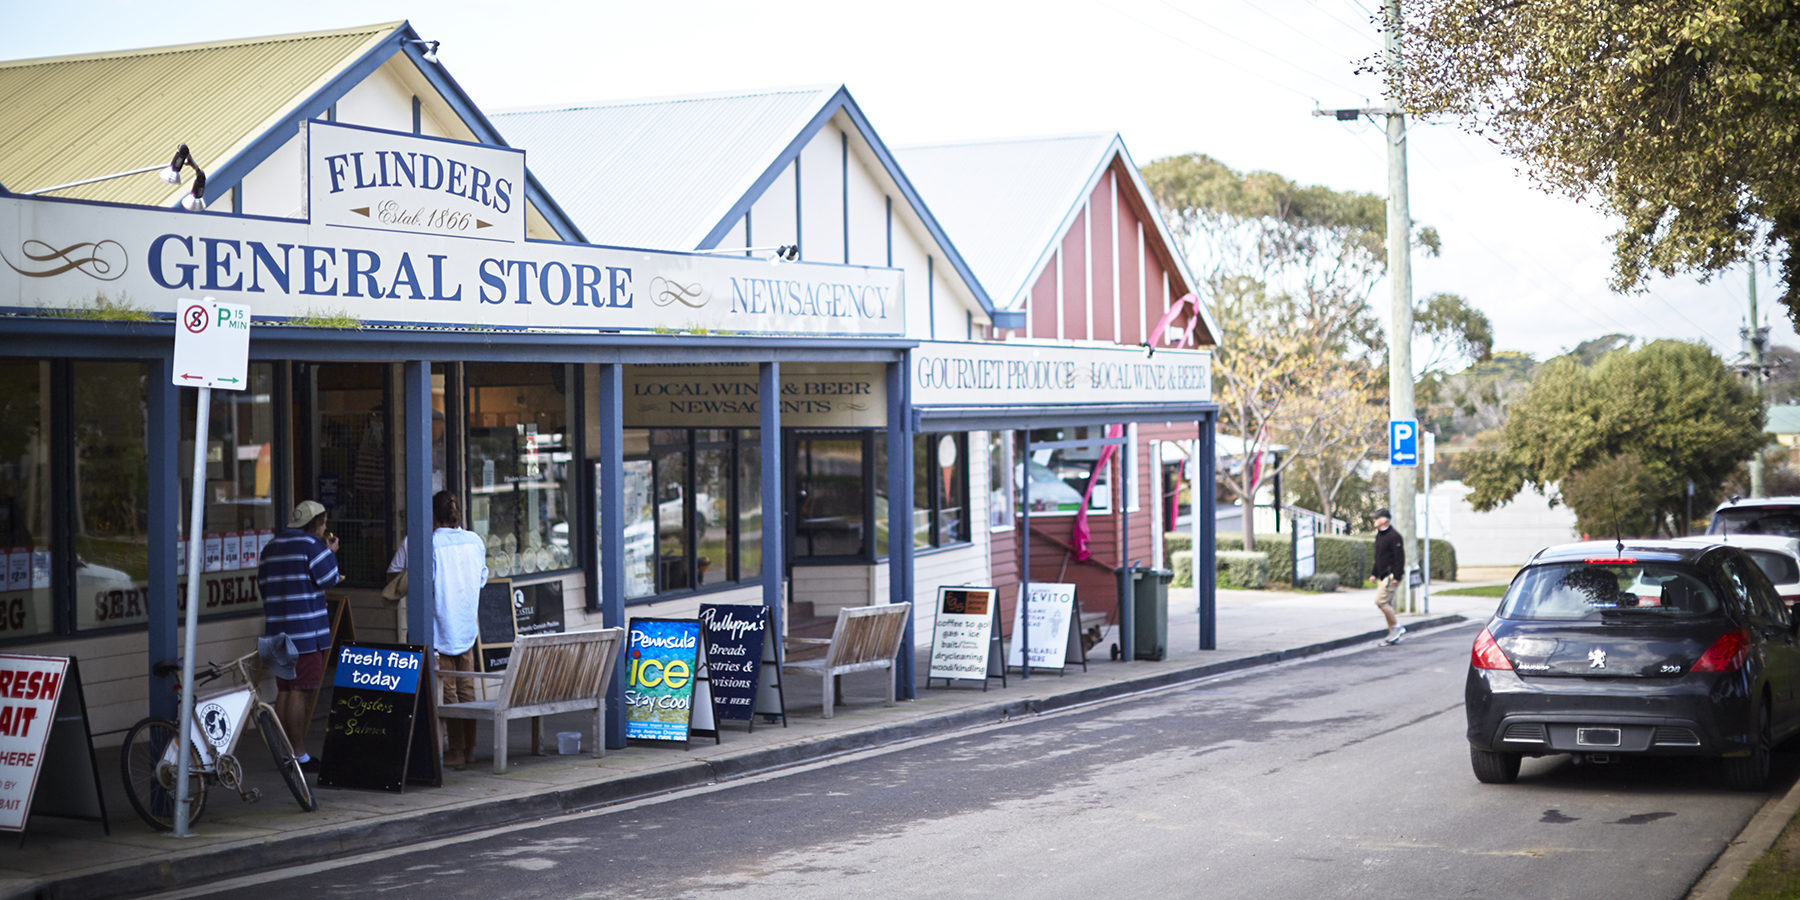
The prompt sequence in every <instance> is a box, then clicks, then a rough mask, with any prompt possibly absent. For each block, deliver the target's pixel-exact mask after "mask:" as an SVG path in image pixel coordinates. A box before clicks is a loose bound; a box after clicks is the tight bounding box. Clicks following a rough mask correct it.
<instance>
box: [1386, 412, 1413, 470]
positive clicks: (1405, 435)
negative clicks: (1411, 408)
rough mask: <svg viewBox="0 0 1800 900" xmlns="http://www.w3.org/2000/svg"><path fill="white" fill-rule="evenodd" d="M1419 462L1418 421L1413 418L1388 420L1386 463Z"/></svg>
mask: <svg viewBox="0 0 1800 900" xmlns="http://www.w3.org/2000/svg"><path fill="white" fill-rule="evenodd" d="M1418 464H1419V423H1418V421H1417V420H1414V419H1389V420H1388V465H1390V466H1416V465H1418Z"/></svg>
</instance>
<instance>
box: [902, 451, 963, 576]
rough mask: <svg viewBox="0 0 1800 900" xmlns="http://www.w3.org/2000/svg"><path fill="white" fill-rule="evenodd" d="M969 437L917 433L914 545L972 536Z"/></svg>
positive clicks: (937, 544)
mask: <svg viewBox="0 0 1800 900" xmlns="http://www.w3.org/2000/svg"><path fill="white" fill-rule="evenodd" d="M968 446H969V436H968V435H967V434H961V433H955V434H916V435H913V547H915V548H925V547H943V546H946V545H949V544H955V543H961V542H964V541H967V540H968V539H969V529H968V509H969V453H968Z"/></svg>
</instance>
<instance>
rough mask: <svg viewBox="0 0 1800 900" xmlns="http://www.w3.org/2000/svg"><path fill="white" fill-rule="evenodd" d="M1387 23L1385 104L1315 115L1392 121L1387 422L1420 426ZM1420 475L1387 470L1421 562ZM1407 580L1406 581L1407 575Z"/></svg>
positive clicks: (1400, 520)
mask: <svg viewBox="0 0 1800 900" xmlns="http://www.w3.org/2000/svg"><path fill="white" fill-rule="evenodd" d="M1381 15H1382V21H1383V22H1384V23H1385V26H1386V27H1385V28H1384V29H1383V31H1384V32H1385V34H1384V44H1383V59H1384V60H1385V61H1386V69H1387V97H1386V101H1387V102H1386V103H1385V104H1384V105H1382V106H1378V107H1369V108H1363V109H1315V110H1313V115H1315V116H1332V117H1334V118H1336V119H1337V120H1338V121H1340V122H1354V121H1356V120H1357V119H1360V118H1362V117H1363V116H1382V117H1385V118H1386V120H1387V143H1388V207H1387V232H1388V233H1387V257H1388V277H1389V280H1390V282H1391V284H1392V286H1393V312H1392V317H1393V323H1392V330H1391V331H1390V333H1389V338H1390V340H1389V341H1388V419H1389V421H1395V422H1407V421H1415V417H1414V415H1413V379H1412V333H1413V306H1412V212H1411V209H1410V204H1409V203H1408V200H1407V183H1406V115H1405V114H1404V113H1402V112H1401V111H1400V106H1399V103H1400V96H1399V94H1400V81H1399V79H1400V0H1382V4H1381ZM1417 482H1418V479H1417V475H1416V473H1415V472H1414V470H1413V467H1411V466H1389V467H1388V509H1389V511H1391V512H1392V513H1393V516H1392V517H1391V518H1390V525H1391V527H1393V528H1395V529H1398V530H1399V532H1400V539H1401V541H1402V544H1401V546H1403V547H1405V548H1406V558H1407V559H1409V560H1416V559H1418V558H1419V544H1418V535H1416V534H1414V533H1413V532H1415V531H1417V530H1418V519H1417V514H1418V505H1417V500H1416V498H1417ZM1402 577H1406V576H1405V575H1404V574H1403V575H1402ZM1407 584H1408V588H1407V590H1406V593H1405V594H1404V595H1403V596H1404V598H1405V599H1403V600H1402V601H1401V604H1400V605H1401V606H1402V607H1404V608H1405V610H1404V611H1406V612H1418V607H1417V601H1416V598H1414V596H1413V593H1412V589H1411V587H1410V585H1411V579H1410V578H1408V579H1407Z"/></svg>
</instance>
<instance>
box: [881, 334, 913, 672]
mask: <svg viewBox="0 0 1800 900" xmlns="http://www.w3.org/2000/svg"><path fill="white" fill-rule="evenodd" d="M911 357H912V354H911V353H907V354H906V355H905V356H903V357H902V358H901V359H900V361H899V362H891V363H888V364H887V395H888V408H887V445H888V453H887V457H888V470H887V494H888V602H889V603H905V602H906V601H908V600H912V599H914V597H915V593H914V591H913V565H912V563H913V558H912V557H913V554H912V550H913V537H912V505H913V500H912V496H913V486H912V472H913V460H912V449H913V444H912V436H911V435H910V434H908V433H907V430H906V426H907V424H908V420H909V419H910V418H911V415H912V404H911V403H909V402H907V401H908V397H907V389H908V388H909V387H910V386H911V384H912V379H911V377H909V373H910V371H911V362H912V360H911ZM918 615H919V610H918V607H917V606H916V605H915V606H914V608H913V614H912V615H910V616H907V617H906V631H905V633H904V634H903V635H902V636H901V638H900V658H899V659H898V660H895V662H894V691H895V693H894V696H896V697H899V698H900V699H902V700H914V699H917V696H918V688H917V685H916V684H915V683H914V682H915V680H916V679H915V678H914V676H913V641H914V638H913V634H914V631H913V621H914V620H915V619H917V618H918Z"/></svg>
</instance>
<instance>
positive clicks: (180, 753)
mask: <svg viewBox="0 0 1800 900" xmlns="http://www.w3.org/2000/svg"><path fill="white" fill-rule="evenodd" d="M211 419H212V388H210V387H203V388H201V389H200V399H199V403H198V404H197V406H196V409H195V412H194V480H193V482H192V486H193V498H192V500H190V501H189V502H190V506H189V507H188V528H187V530H188V559H187V572H188V574H187V610H186V613H187V616H186V618H185V620H184V621H183V628H184V631H185V633H184V634H183V635H182V636H181V720H180V722H179V723H178V724H177V726H176V728H177V731H176V734H178V735H180V737H178V738H176V741H175V743H176V746H177V747H178V749H177V750H176V756H177V757H178V758H179V760H180V761H179V762H178V763H177V764H176V766H175V836H176V837H178V838H184V837H187V836H188V818H189V815H188V809H189V805H190V804H192V803H193V802H194V799H195V798H194V797H193V796H192V795H191V792H190V791H189V790H188V788H189V786H190V785H189V782H188V779H189V778H190V777H192V773H193V763H194V757H195V755H196V752H197V750H191V749H189V748H188V741H189V739H190V738H192V737H193V736H194V635H195V633H196V632H198V631H199V630H200V571H201V568H200V545H201V544H203V543H205V537H204V535H205V528H204V527H203V526H204V525H205V524H206V493H205V492H206V446H207V441H208V440H209V436H208V435H207V426H208V425H209V424H211Z"/></svg>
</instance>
